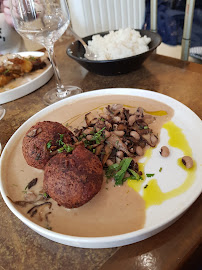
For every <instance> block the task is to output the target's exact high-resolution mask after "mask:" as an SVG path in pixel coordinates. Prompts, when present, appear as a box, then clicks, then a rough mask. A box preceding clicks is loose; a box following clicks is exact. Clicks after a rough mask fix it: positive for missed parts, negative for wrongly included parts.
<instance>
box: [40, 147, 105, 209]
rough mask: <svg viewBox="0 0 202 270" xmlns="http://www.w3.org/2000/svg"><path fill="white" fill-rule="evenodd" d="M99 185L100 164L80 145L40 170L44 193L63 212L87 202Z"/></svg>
mask: <svg viewBox="0 0 202 270" xmlns="http://www.w3.org/2000/svg"><path fill="white" fill-rule="evenodd" d="M102 182H103V167H102V164H101V162H100V160H99V158H98V157H97V156H96V155H94V154H93V153H92V152H91V151H89V150H87V149H86V148H85V147H84V145H83V144H81V145H78V146H77V147H76V148H75V149H74V150H73V152H72V154H67V153H64V152H63V153H60V154H57V155H56V156H54V157H53V158H51V159H50V160H49V161H48V162H47V164H46V166H45V170H44V191H45V192H47V193H48V195H49V196H50V197H51V198H52V199H53V200H55V201H56V202H57V203H58V204H59V205H62V206H64V207H66V208H77V207H80V206H82V205H84V204H85V203H87V202H88V201H90V200H91V199H92V198H93V197H94V196H95V195H96V194H97V193H98V192H99V191H100V189H101V186H102Z"/></svg>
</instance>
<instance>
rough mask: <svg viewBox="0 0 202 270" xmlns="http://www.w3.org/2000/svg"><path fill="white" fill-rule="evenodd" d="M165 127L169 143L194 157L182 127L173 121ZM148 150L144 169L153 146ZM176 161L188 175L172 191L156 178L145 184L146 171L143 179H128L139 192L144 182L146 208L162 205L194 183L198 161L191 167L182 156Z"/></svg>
mask: <svg viewBox="0 0 202 270" xmlns="http://www.w3.org/2000/svg"><path fill="white" fill-rule="evenodd" d="M163 128H165V129H166V130H167V132H168V135H169V140H168V144H169V145H170V146H172V147H175V148H178V149H180V150H181V151H182V152H183V154H184V155H186V156H190V157H192V150H191V147H190V146H189V143H188V141H187V139H186V137H185V135H184V134H183V132H182V129H181V128H179V127H178V126H176V125H175V124H174V123H173V122H172V121H169V122H167V123H165V124H164V125H163ZM147 151H148V152H146V161H145V162H144V164H140V168H141V169H143V170H144V168H145V165H146V163H147V162H148V161H149V159H150V158H151V155H152V148H150V149H148V150H147ZM176 163H177V164H178V166H179V167H180V168H181V169H183V170H184V171H185V172H186V174H187V175H186V178H185V181H184V182H183V183H182V184H181V185H180V186H179V187H177V188H175V189H173V190H171V191H168V192H162V191H161V189H160V187H159V185H158V182H157V180H156V179H151V180H149V182H148V183H147V186H145V184H144V182H145V181H144V180H145V173H144V178H143V180H141V181H132V180H128V185H129V186H130V187H132V188H133V189H134V190H135V191H137V192H139V191H140V190H141V188H142V186H143V184H144V188H143V199H144V200H145V203H146V208H148V207H150V206H152V205H160V204H162V203H163V202H164V201H165V200H168V199H171V198H174V197H176V196H179V195H180V194H182V193H184V192H185V191H187V190H188V189H189V188H190V186H191V185H192V184H193V183H194V180H195V176H196V168H197V165H196V162H195V161H194V165H193V167H192V168H190V169H187V168H186V167H185V166H184V164H183V163H182V160H181V158H179V159H178V160H176ZM176 181H177V179H176Z"/></svg>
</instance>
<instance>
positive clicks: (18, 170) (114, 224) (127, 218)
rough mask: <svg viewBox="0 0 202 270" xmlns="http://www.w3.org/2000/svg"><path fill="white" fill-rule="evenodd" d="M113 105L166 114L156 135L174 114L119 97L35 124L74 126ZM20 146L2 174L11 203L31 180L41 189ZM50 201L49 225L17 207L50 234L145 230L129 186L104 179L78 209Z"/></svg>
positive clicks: (62, 112) (139, 199)
mask: <svg viewBox="0 0 202 270" xmlns="http://www.w3.org/2000/svg"><path fill="white" fill-rule="evenodd" d="M101 100H102V99H101ZM112 103H123V104H124V106H125V107H128V108H129V109H130V110H131V111H135V110H136V109H137V107H139V106H141V107H143V108H144V109H146V110H147V111H150V112H151V111H166V112H167V113H168V114H166V115H162V116H156V118H157V119H156V123H154V124H152V128H154V129H155V133H159V132H160V127H161V126H162V124H163V123H165V122H166V121H168V120H169V119H170V118H171V117H172V115H173V110H172V109H171V108H170V107H168V106H166V105H165V104H162V103H159V102H157V101H152V100H150V99H144V98H139V97H138V98H134V100H129V99H127V98H125V99H124V100H123V98H122V97H116V99H114V97H109V98H108V103H104V102H103V103H101V102H100V101H98V100H97V101H96V102H95V100H93V102H89V104H88V105H89V106H88V105H87V104H85V102H83V112H82V109H80V108H77V109H75V110H76V113H75V112H74V113H70V114H68V110H71V109H72V108H71V106H70V107H69V106H63V107H62V108H60V109H57V110H55V111H53V112H51V113H50V114H48V115H46V116H44V117H43V118H41V119H38V121H43V120H52V121H58V122H61V123H66V124H67V123H68V124H69V125H71V126H72V127H77V126H80V125H81V123H82V122H83V119H84V115H85V113H87V112H89V111H87V108H89V110H90V111H95V112H96V111H97V110H101V111H102V110H103V108H104V107H105V106H106V105H108V104H112ZM100 104H102V105H100ZM71 111H72V110H71ZM76 115H77V116H76ZM21 147H22V138H20V140H19V141H18V142H16V144H15V146H14V148H13V150H12V154H11V153H9V155H8V161H7V164H8V165H7V166H8V167H7V169H6V172H5V175H6V176H5V178H6V183H7V192H8V196H9V197H10V198H11V199H12V200H13V201H20V200H24V193H23V190H24V189H25V187H26V185H27V184H28V183H29V182H30V181H31V180H32V179H33V178H35V177H37V178H38V183H37V185H36V186H34V187H33V188H31V190H32V191H34V192H35V193H39V191H40V190H42V186H43V170H38V169H35V168H32V167H30V166H28V165H27V164H26V162H25V160H24V158H23V155H22V150H21ZM50 201H51V202H52V203H53V205H52V207H51V209H50V210H49V209H48V208H47V210H46V212H48V211H51V214H50V215H49V216H48V219H49V222H47V221H46V220H45V219H43V220H40V215H39V214H38V213H37V215H35V216H34V217H32V218H30V216H29V215H28V214H27V211H28V209H30V208H31V207H32V205H28V206H26V207H25V208H23V207H19V206H16V208H17V209H18V210H19V211H20V212H21V213H22V214H23V215H25V216H26V217H27V218H29V219H30V220H32V221H33V222H35V223H37V224H39V225H41V226H43V227H45V228H50V227H51V229H52V230H53V231H56V232H59V233H64V234H68V235H74V236H86V237H88V236H90V237H92V236H110V235H117V234H123V233H128V232H132V231H135V230H138V229H141V228H143V227H144V223H145V217H146V210H145V202H144V200H143V198H142V197H141V196H140V195H139V193H138V192H136V191H134V190H133V189H132V188H131V187H129V186H128V185H127V183H124V185H123V186H120V187H119V186H114V182H113V181H110V182H109V183H106V181H105V179H104V181H103V186H102V189H101V191H100V192H99V193H98V194H97V195H96V196H95V197H94V198H93V199H92V200H91V201H90V202H88V203H87V204H85V205H83V206H82V207H79V208H77V209H71V210H69V209H65V208H64V207H62V206H58V205H57V203H56V202H54V201H53V200H52V199H50Z"/></svg>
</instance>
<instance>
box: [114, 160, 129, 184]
mask: <svg viewBox="0 0 202 270" xmlns="http://www.w3.org/2000/svg"><path fill="white" fill-rule="evenodd" d="M131 161H132V158H125V159H123V160H122V161H121V162H120V166H121V169H120V170H119V171H118V172H117V173H116V174H115V176H114V180H115V185H116V186H118V185H123V182H124V181H123V180H124V175H125V173H126V171H127V169H128V167H129V166H130V163H131Z"/></svg>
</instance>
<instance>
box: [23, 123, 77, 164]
mask: <svg viewBox="0 0 202 270" xmlns="http://www.w3.org/2000/svg"><path fill="white" fill-rule="evenodd" d="M61 136H62V141H63V142H64V143H65V144H71V143H73V141H72V136H73V134H72V132H71V131H70V130H68V129H67V128H66V127H65V126H63V125H62V124H60V123H58V122H51V121H44V122H38V123H36V124H35V125H34V126H32V127H31V128H30V129H29V130H28V131H27V133H26V135H25V137H24V138H23V144H22V152H23V155H24V158H25V160H26V162H27V164H28V165H30V166H32V167H35V168H37V169H43V168H44V166H45V165H46V163H47V162H48V160H49V159H50V158H51V157H52V156H53V154H54V153H55V152H56V150H57V149H58V148H60V147H61ZM48 143H49V149H48V145H47V144H48Z"/></svg>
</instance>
